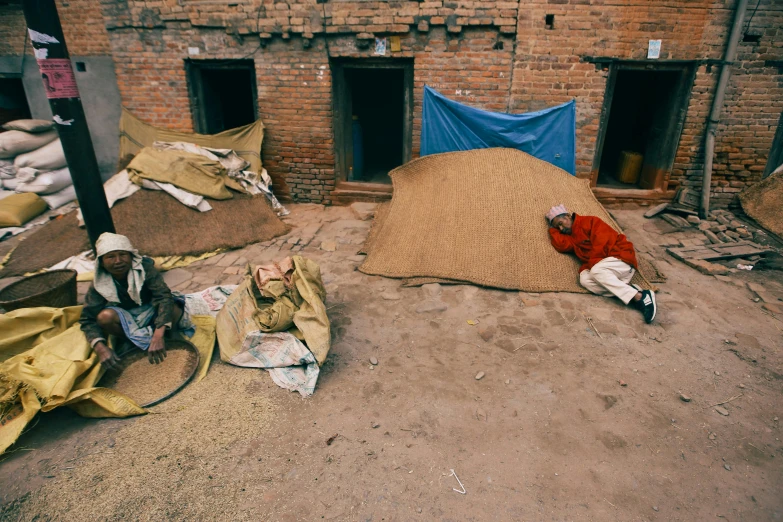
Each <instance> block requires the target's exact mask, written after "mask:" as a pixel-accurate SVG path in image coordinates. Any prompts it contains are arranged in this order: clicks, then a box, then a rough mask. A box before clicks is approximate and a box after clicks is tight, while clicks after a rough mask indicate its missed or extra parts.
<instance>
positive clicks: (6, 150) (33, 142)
mask: <svg viewBox="0 0 783 522" xmlns="http://www.w3.org/2000/svg"><path fill="white" fill-rule="evenodd" d="M56 139H57V132H55V131H53V130H52V131H47V132H39V133H37V134H31V133H29V132H24V131H20V130H10V131H7V132H2V133H0V158H13V157H14V156H18V155H19V154H24V153H25V152H30V151H31V150H36V149H39V148H41V147H43V146H45V145H46V144H48V143H51V142H53V141H54V140H56Z"/></svg>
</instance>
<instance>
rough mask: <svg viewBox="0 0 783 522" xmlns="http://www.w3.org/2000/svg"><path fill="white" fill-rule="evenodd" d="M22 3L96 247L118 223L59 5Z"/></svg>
mask: <svg viewBox="0 0 783 522" xmlns="http://www.w3.org/2000/svg"><path fill="white" fill-rule="evenodd" d="M23 8H24V17H25V20H26V21H27V28H28V33H29V35H30V41H31V42H32V44H33V49H34V50H35V58H36V60H37V62H38V68H39V69H40V71H41V79H42V80H43V84H44V91H45V92H46V97H47V98H48V99H49V106H50V107H51V108H52V114H53V115H54V121H55V127H56V128H57V133H58V134H59V136H60V141H61V142H62V145H63V151H64V152H65V160H66V162H67V163H68V169H69V170H70V172H71V179H72V180H73V187H74V189H76V197H77V198H78V200H79V206H80V207H81V209H82V215H83V216H84V223H85V225H86V226H87V235H89V237H90V243H92V245H93V247H95V242H96V241H97V240H98V237H99V236H100V235H101V234H102V233H104V232H114V223H113V222H112V219H111V213H110V212H109V205H108V203H107V202H106V193H105V192H104V191H103V182H102V180H101V173H100V170H99V169H98V160H97V159H96V158H95V150H94V149H93V146H92V140H91V139H90V129H89V128H87V118H86V117H85V115H84V108H83V107H82V101H81V99H80V98H79V89H78V88H77V86H76V77H75V76H74V74H73V66H72V65H71V59H70V56H69V55H68V48H67V47H66V46H65V38H64V37H63V30H62V27H61V26H60V17H59V16H58V14H57V7H56V6H55V3H54V0H23Z"/></svg>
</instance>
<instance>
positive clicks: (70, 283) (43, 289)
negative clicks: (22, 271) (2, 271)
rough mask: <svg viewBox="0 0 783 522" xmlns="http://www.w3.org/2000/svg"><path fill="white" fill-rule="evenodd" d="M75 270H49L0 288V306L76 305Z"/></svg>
mask: <svg viewBox="0 0 783 522" xmlns="http://www.w3.org/2000/svg"><path fill="white" fill-rule="evenodd" d="M76 275H77V274H76V270H51V271H49V272H44V273H42V274H36V275H33V276H30V277H25V278H24V279H20V280H19V281H16V282H15V283H11V284H10V285H8V286H6V287H5V288H3V289H2V290H0V307H1V308H3V309H5V311H6V312H10V311H11V310H17V309H19V308H34V307H36V306H51V307H53V308H64V307H66V306H75V305H76Z"/></svg>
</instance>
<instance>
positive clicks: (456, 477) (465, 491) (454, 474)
mask: <svg viewBox="0 0 783 522" xmlns="http://www.w3.org/2000/svg"><path fill="white" fill-rule="evenodd" d="M449 476H450V477H454V478H455V479H457V482H459V487H461V488H462V490H459V489H457V488H451V489H453V490H454V491H456V492H457V493H459V494H460V495H464V494H466V493H467V490H466V489H465V486H464V485H462V481H461V480H460V479H459V477H458V476H457V474H456V473H454V470H453V469H452V470H451V475H449Z"/></svg>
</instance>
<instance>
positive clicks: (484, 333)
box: [478, 326, 495, 342]
mask: <svg viewBox="0 0 783 522" xmlns="http://www.w3.org/2000/svg"><path fill="white" fill-rule="evenodd" d="M478 334H479V337H481V338H482V339H483V340H484V341H485V342H489V341H490V340H491V339H492V337H494V336H495V327H494V326H480V327H479V329H478Z"/></svg>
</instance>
